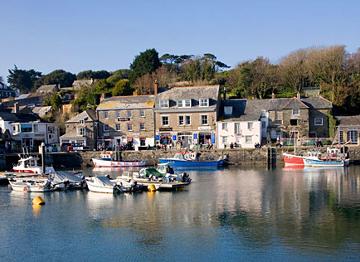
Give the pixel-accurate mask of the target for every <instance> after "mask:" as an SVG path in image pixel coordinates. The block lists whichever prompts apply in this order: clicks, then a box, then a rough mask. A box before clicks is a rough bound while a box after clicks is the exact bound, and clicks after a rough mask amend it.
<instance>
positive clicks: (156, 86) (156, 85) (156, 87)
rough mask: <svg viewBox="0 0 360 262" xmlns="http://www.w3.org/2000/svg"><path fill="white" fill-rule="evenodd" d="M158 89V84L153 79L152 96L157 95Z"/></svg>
mask: <svg viewBox="0 0 360 262" xmlns="http://www.w3.org/2000/svg"><path fill="white" fill-rule="evenodd" d="M158 89H159V83H158V81H157V79H155V81H154V95H157V94H158V91H159V90H158Z"/></svg>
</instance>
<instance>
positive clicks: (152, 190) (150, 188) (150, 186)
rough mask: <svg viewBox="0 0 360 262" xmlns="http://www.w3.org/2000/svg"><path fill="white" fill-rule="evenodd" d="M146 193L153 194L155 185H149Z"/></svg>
mask: <svg viewBox="0 0 360 262" xmlns="http://www.w3.org/2000/svg"><path fill="white" fill-rule="evenodd" d="M148 191H149V192H155V191H156V187H155V185H154V184H150V185H149V186H148Z"/></svg>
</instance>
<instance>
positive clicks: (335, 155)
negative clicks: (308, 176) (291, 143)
mask: <svg viewBox="0 0 360 262" xmlns="http://www.w3.org/2000/svg"><path fill="white" fill-rule="evenodd" d="M349 163H350V159H349V158H348V156H347V154H346V153H344V152H342V151H341V149H340V148H334V147H328V148H327V149H326V153H325V154H322V153H321V152H319V151H309V152H308V156H305V157H304V164H305V166H306V167H344V166H348V165H349Z"/></svg>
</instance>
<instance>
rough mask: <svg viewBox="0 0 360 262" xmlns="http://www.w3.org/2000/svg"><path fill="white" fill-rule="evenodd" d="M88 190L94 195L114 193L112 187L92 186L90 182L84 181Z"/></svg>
mask: <svg viewBox="0 0 360 262" xmlns="http://www.w3.org/2000/svg"><path fill="white" fill-rule="evenodd" d="M86 183H87V186H88V189H89V191H90V192H95V193H106V194H113V193H114V187H113V186H112V187H111V186H97V185H95V184H93V183H92V182H89V181H86Z"/></svg>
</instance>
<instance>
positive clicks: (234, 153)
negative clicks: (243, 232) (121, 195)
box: [0, 147, 360, 170]
mask: <svg viewBox="0 0 360 262" xmlns="http://www.w3.org/2000/svg"><path fill="white" fill-rule="evenodd" d="M306 149H309V148H305V147H303V148H298V150H306ZM322 150H326V148H325V147H324V148H322ZM199 152H200V153H201V155H200V158H201V159H203V160H208V159H212V160H214V159H218V158H219V157H222V156H224V155H227V156H228V157H229V162H230V164H232V165H236V166H262V167H266V166H268V167H269V166H275V165H278V166H281V165H282V157H281V156H282V153H283V152H293V148H274V147H272V148H269V147H262V148H256V149H213V150H202V151H199ZM175 153H176V151H175V150H167V151H164V150H144V151H122V152H121V157H122V159H124V160H139V159H141V160H147V161H148V163H149V165H155V164H156V163H158V160H159V158H164V157H165V158H166V157H172V156H174V154H175ZM100 154H101V152H100V151H86V152H57V153H47V154H46V158H45V161H46V164H47V165H52V166H54V167H55V168H67V169H69V168H70V169H76V168H81V167H90V166H92V161H91V159H92V158H98V157H100ZM35 155H38V154H35ZM349 156H350V159H351V162H352V163H353V164H360V147H349ZM39 158H40V156H39ZM18 159H19V156H18V155H17V154H6V155H0V170H11V169H12V167H13V165H14V164H16V163H17V161H18Z"/></svg>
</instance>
